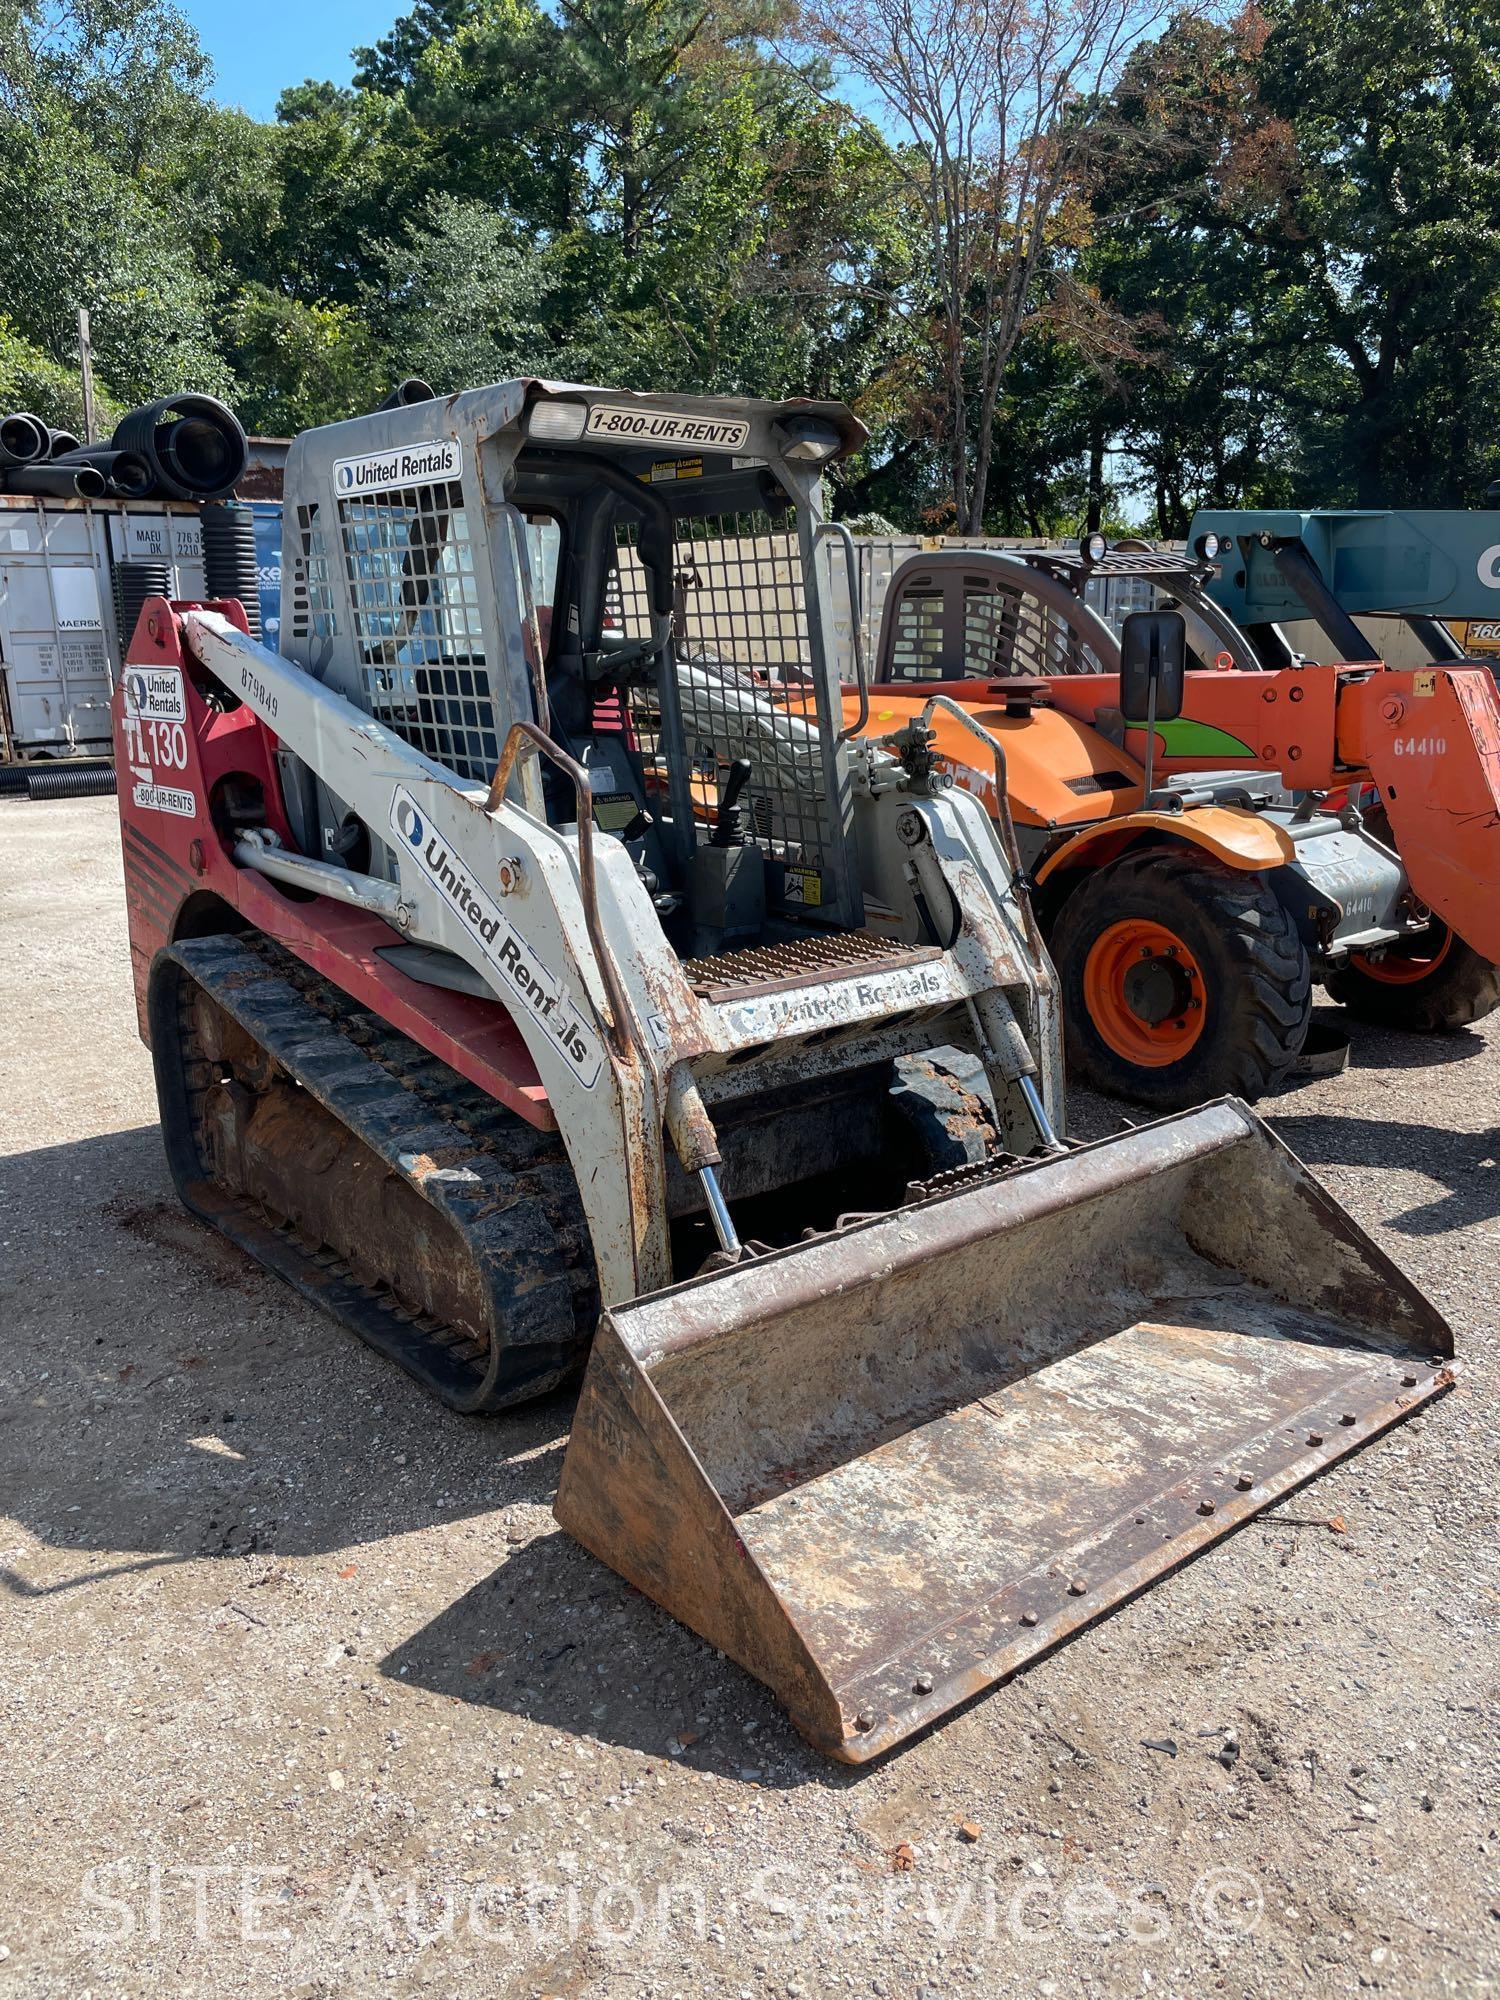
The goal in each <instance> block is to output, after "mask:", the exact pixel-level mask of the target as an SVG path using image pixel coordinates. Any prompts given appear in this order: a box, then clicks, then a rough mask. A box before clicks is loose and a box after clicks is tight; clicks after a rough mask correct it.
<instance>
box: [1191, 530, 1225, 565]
mask: <svg viewBox="0 0 1500 2000" xmlns="http://www.w3.org/2000/svg"><path fill="white" fill-rule="evenodd" d="M1221 546H1222V545H1221V543H1220V541H1219V538H1218V536H1217V535H1214V534H1208V535H1200V536H1199V537H1198V539H1197V541H1196V542H1194V544H1193V548H1194V550H1195V552H1196V553H1197V555H1198V558H1199V560H1200V561H1202V562H1213V561H1214V560H1215V559H1216V557H1217V556H1218V553H1219V549H1220V547H1221Z"/></svg>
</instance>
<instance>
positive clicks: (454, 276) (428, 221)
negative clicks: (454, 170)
mask: <svg viewBox="0 0 1500 2000" xmlns="http://www.w3.org/2000/svg"><path fill="white" fill-rule="evenodd" d="M379 255H380V259H381V262H382V264H383V267H384V283H383V291H382V296H381V297H380V299H379V300H378V301H372V303H371V306H370V312H371V316H372V318H373V319H374V320H375V323H376V324H377V325H378V328H379V331H380V335H381V338H382V341H383V344H384V346H385V348H386V350H387V351H388V352H389V353H390V354H391V355H392V356H393V357H394V358H395V361H396V364H397V367H398V369H399V370H400V371H401V372H402V373H412V374H416V375H421V376H425V377H426V378H427V379H428V380H429V381H431V382H432V383H433V384H434V385H435V386H436V388H437V389H438V391H439V392H440V393H444V392H447V391H449V390H453V389H466V388H469V387H471V386H472V385H473V384H474V383H476V382H494V381H503V380H504V379H505V378H506V377H508V376H511V375H525V374H544V373H547V372H554V373H562V372H565V370H566V365H567V364H566V357H565V356H563V355H560V354H558V353H557V352H555V351H553V352H551V353H549V351H548V349H549V343H548V336H547V330H546V322H545V315H546V310H547V304H548V299H549V296H550V294H551V293H552V291H553V290H554V289H555V286H556V283H557V280H556V276H555V273H554V272H553V271H552V269H551V268H550V266H549V264H548V260H547V258H546V256H545V255H544V254H539V253H537V252H535V251H533V250H523V249H520V248H518V247H517V243H516V230H515V226H514V224H513V223H512V222H511V221H510V220H509V219H508V218H507V217H505V216H503V215H501V214H499V213H497V212H496V211H495V210H494V209H492V208H486V207H484V206H483V204H482V203H479V202H467V201H460V200H458V199H457V197H455V196H453V195H435V196H434V197H433V198H432V199H431V201H429V202H428V203H427V204H426V205H425V206H424V207H423V208H422V209H421V210H419V211H418V213H417V214H416V215H415V216H413V217H412V219H411V222H410V223H409V225H408V227H407V228H406V230H405V231H404V233H403V234H402V235H401V237H399V238H398V239H397V240H395V241H393V242H387V243H383V244H381V245H380V246H379Z"/></svg>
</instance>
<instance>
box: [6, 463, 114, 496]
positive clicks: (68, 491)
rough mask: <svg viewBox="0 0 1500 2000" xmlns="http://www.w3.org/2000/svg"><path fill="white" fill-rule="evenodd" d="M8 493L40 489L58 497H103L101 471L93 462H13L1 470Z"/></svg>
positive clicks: (33, 491) (36, 491)
mask: <svg viewBox="0 0 1500 2000" xmlns="http://www.w3.org/2000/svg"><path fill="white" fill-rule="evenodd" d="M0 481H3V483H4V486H5V490H6V492H7V493H41V494H46V495H47V496H48V497H50V498H53V499H57V500H102V499H103V498H104V474H103V473H102V472H99V471H97V470H96V469H95V467H93V466H92V465H69V464H67V463H63V464H61V465H13V466H10V467H8V468H7V469H6V470H5V471H4V472H3V473H0Z"/></svg>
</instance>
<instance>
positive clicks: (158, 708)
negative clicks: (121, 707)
mask: <svg viewBox="0 0 1500 2000" xmlns="http://www.w3.org/2000/svg"><path fill="white" fill-rule="evenodd" d="M125 713H126V714H127V715H138V716H139V717H140V718H141V720H142V721H143V722H186V721H187V705H186V701H185V699H184V696H183V692H182V669H181V668H180V667H127V668H126V669H125Z"/></svg>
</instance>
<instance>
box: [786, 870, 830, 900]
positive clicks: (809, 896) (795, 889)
mask: <svg viewBox="0 0 1500 2000" xmlns="http://www.w3.org/2000/svg"><path fill="white" fill-rule="evenodd" d="M782 898H783V900H784V901H785V902H788V903H801V904H802V905H803V907H804V908H805V909H814V908H816V906H817V905H818V904H819V903H821V902H822V900H823V878H822V876H821V875H820V874H819V873H818V871H817V869H816V868H788V870H787V871H786V886H785V888H784V889H783V890H782Z"/></svg>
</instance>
